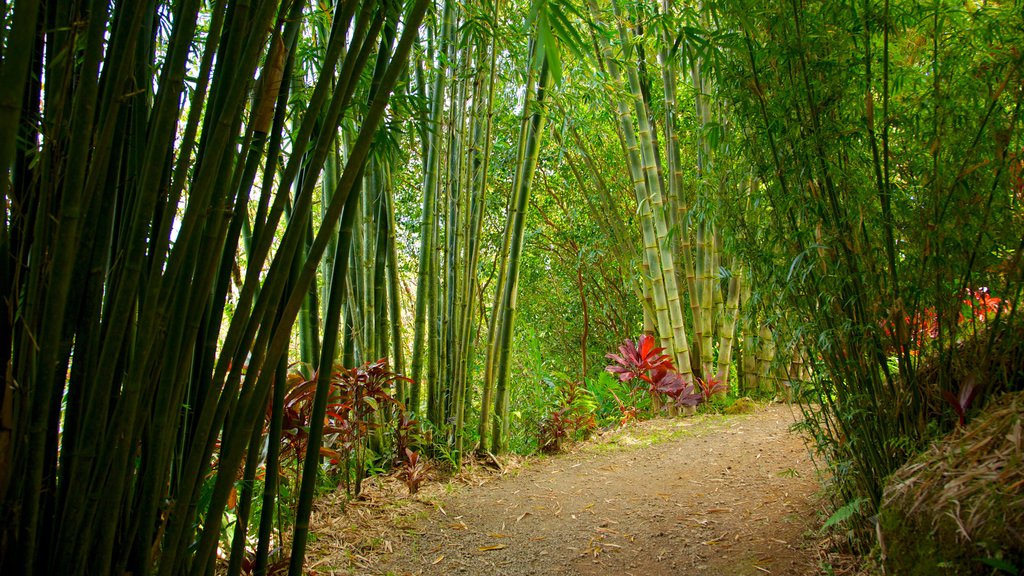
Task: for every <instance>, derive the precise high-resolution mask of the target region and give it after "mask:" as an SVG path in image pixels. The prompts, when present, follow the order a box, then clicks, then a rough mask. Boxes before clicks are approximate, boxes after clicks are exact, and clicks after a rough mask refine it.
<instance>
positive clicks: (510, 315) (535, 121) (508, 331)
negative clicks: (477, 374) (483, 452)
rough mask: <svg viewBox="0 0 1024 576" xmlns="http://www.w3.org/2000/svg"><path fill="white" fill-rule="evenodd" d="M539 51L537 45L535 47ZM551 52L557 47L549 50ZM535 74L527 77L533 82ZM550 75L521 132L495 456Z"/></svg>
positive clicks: (542, 76)
mask: <svg viewBox="0 0 1024 576" xmlns="http://www.w3.org/2000/svg"><path fill="white" fill-rule="evenodd" d="M534 49H536V45H534ZM547 49H548V50H554V49H555V47H553V46H549V47H547ZM530 56H531V57H530V62H531V65H530V68H531V69H532V68H533V60H534V58H533V54H532V53H531V55H530ZM532 76H533V74H532V73H528V74H527V78H528V79H529V78H531V77H532ZM549 79H550V73H549V70H548V59H547V58H545V59H544V61H543V62H542V63H541V67H540V72H539V74H538V75H537V85H536V86H537V94H536V97H535V98H531V94H530V92H531V90H532V84H531V83H530V82H528V83H527V92H526V98H525V102H524V105H523V127H522V130H521V131H520V141H522V142H523V146H522V148H521V149H522V155H521V156H520V158H519V162H517V164H518V165H519V170H518V172H517V176H516V179H515V182H514V183H513V190H514V191H515V204H514V206H513V211H512V212H511V218H510V225H509V228H510V234H509V238H510V240H509V256H508V271H507V273H506V277H505V284H504V286H502V287H501V290H502V306H501V314H502V315H501V319H500V320H501V322H500V326H499V327H498V329H497V332H498V333H497V344H498V348H499V354H498V357H497V363H496V365H495V373H496V374H495V375H496V380H495V404H494V426H493V429H492V431H491V444H492V450H493V451H494V452H495V453H498V452H501V451H502V450H503V448H504V443H505V438H507V436H508V427H509V419H508V394H509V390H508V377H509V372H510V363H509V356H510V355H511V350H512V326H513V324H514V322H515V312H516V297H517V295H518V284H519V256H520V255H521V254H522V250H523V230H524V228H525V223H526V206H527V203H528V202H529V196H530V188H531V185H532V183H533V175H534V172H535V170H536V168H537V161H538V159H539V157H540V147H541V139H542V137H543V130H544V125H545V122H546V120H547V114H546V112H547V102H546V101H545V97H546V91H547V87H548V81H549Z"/></svg>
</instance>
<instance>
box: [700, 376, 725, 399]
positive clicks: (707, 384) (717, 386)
mask: <svg viewBox="0 0 1024 576" xmlns="http://www.w3.org/2000/svg"><path fill="white" fill-rule="evenodd" d="M697 383H698V384H700V393H701V396H703V397H704V400H710V399H711V397H712V396H714V395H715V394H725V393H726V392H728V391H729V387H728V386H726V385H725V383H724V382H722V381H721V380H719V379H718V378H715V377H714V376H712V377H711V378H708V379H707V380H702V379H700V378H698V379H697Z"/></svg>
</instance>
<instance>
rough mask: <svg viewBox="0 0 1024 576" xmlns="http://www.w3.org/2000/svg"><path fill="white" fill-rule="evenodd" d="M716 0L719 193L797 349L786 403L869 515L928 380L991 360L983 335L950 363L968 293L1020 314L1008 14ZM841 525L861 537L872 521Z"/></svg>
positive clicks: (908, 434)
mask: <svg viewBox="0 0 1024 576" xmlns="http://www.w3.org/2000/svg"><path fill="white" fill-rule="evenodd" d="M716 10H718V12H717V13H718V15H719V16H720V17H722V18H723V19H722V21H721V22H722V23H723V25H724V26H725V27H727V28H731V29H732V30H735V34H733V35H730V36H729V37H723V38H720V39H719V43H720V46H721V48H722V52H721V54H722V56H723V58H722V59H721V60H720V61H719V64H720V65H721V66H722V68H721V69H720V74H719V75H718V79H719V81H720V82H721V83H722V84H721V87H722V93H723V96H724V97H725V98H727V99H728V100H729V101H730V102H731V103H732V104H733V105H734V111H735V113H736V115H737V122H738V123H739V124H740V125H742V126H744V132H743V134H742V137H741V139H740V140H741V141H740V142H739V143H740V144H742V146H743V149H744V151H745V152H746V154H747V156H748V158H749V159H750V160H751V161H752V163H753V164H754V167H755V172H756V175H757V177H758V178H759V179H760V182H759V183H758V185H757V186H755V187H753V188H752V189H751V191H750V194H749V198H748V199H747V200H746V203H745V204H737V203H735V202H732V203H726V204H723V207H724V208H725V209H726V210H729V217H730V218H733V219H735V220H736V221H738V222H740V227H739V230H740V231H741V237H740V239H739V240H740V241H739V242H738V243H737V244H736V246H737V248H739V249H740V251H741V253H742V254H743V255H744V257H745V259H746V260H747V261H748V262H749V263H750V265H751V268H752V272H753V274H755V275H756V276H757V277H759V278H761V279H762V284H761V285H760V286H759V289H760V290H761V291H763V292H764V293H765V294H766V295H767V294H774V295H776V296H777V301H778V302H779V303H780V304H781V305H782V306H783V307H784V308H785V309H786V310H788V311H789V312H788V313H785V314H780V315H779V322H778V325H777V326H776V327H775V329H776V330H777V331H778V332H780V333H784V334H792V335H793V337H794V338H795V339H796V340H797V341H798V342H799V343H800V344H801V346H802V347H806V348H807V349H808V350H809V352H810V358H809V360H810V362H809V364H810V367H811V369H812V372H813V373H814V374H815V381H814V385H813V390H810V389H809V388H807V387H800V388H798V390H797V397H798V398H799V399H800V400H801V402H805V404H804V407H805V410H804V414H805V417H806V418H807V419H808V428H809V429H810V431H811V433H812V437H813V438H814V439H815V441H816V443H817V449H818V451H819V453H820V454H821V457H822V460H823V461H824V462H826V463H828V465H829V468H830V472H831V481H832V488H833V489H834V490H835V494H836V495H835V497H834V499H835V501H836V502H847V503H852V502H860V503H862V504H859V505H860V506H862V507H863V511H862V512H863V513H862V514H859V515H858V516H857V517H858V518H866V517H869V516H871V514H872V513H874V512H876V511H877V507H878V505H879V500H880V497H881V493H882V487H883V484H884V482H885V478H886V477H887V476H888V475H889V474H890V473H891V472H893V471H894V470H896V469H897V468H898V467H899V466H900V465H902V464H903V463H904V462H905V461H906V460H907V459H908V458H909V457H910V456H911V455H913V454H914V453H916V452H917V451H918V450H920V449H921V448H922V447H923V446H924V445H925V444H926V443H927V442H928V440H929V439H930V436H931V434H933V433H934V431H935V430H936V429H946V428H947V427H948V426H949V425H950V424H951V422H950V418H951V417H955V415H954V414H952V412H951V411H949V410H945V411H943V410H942V405H943V404H945V402H946V401H945V400H943V392H948V393H950V394H952V395H953V396H954V399H955V400H956V404H958V405H961V407H963V405H964V404H965V402H961V400H960V398H961V397H960V394H959V392H960V391H961V388H960V378H961V376H959V375H958V373H959V371H960V370H961V368H960V366H961V365H963V364H971V363H974V362H977V361H978V360H977V359H979V358H988V357H989V356H990V353H989V351H988V350H990V349H991V348H990V347H991V343H992V342H995V341H996V339H995V338H992V339H991V340H990V344H989V345H987V346H980V347H978V348H976V349H974V350H973V351H972V352H969V353H968V354H967V356H966V357H964V358H959V354H960V345H961V342H962V340H963V338H964V337H965V336H966V332H965V329H966V325H965V326H964V328H960V327H958V323H959V321H960V318H962V317H964V318H966V317H968V316H970V317H974V316H975V314H974V309H975V308H976V306H974V305H970V306H969V308H971V310H970V311H965V308H964V300H965V295H967V294H976V293H979V292H982V291H983V292H984V293H985V294H987V295H988V297H994V298H1000V299H1003V300H1004V301H1006V303H1005V304H1004V305H1002V306H999V305H998V304H997V305H996V307H997V311H996V312H995V313H994V314H993V315H992V316H991V318H992V319H993V320H994V322H993V323H994V324H995V325H998V324H999V323H1002V322H1013V319H1012V316H1014V315H1016V314H1017V313H1018V312H1017V307H1015V306H1013V305H1012V304H1011V303H1010V301H1011V300H1013V299H1015V298H1016V297H1017V295H1019V293H1020V290H1021V284H1020V282H1021V277H1020V274H1019V258H1020V238H1021V236H1022V231H1024V220H1022V219H1021V218H1020V207H1021V205H1020V201H1021V199H1020V197H1019V196H1018V194H1017V192H1016V191H1017V190H1019V187H1020V184H1019V178H1018V177H1017V176H1014V173H1015V170H1016V168H1015V166H1016V163H1017V162H1018V161H1019V156H1020V154H1021V150H1024V139H1022V136H1021V131H1020V118H1021V115H1020V111H1021V101H1022V94H1021V92H1020V89H1019V86H1020V79H1021V72H1022V68H1021V58H1022V57H1024V55H1022V51H1021V43H1020V35H1019V31H1020V30H1021V29H1022V25H1024V15H1022V13H1021V12H1020V10H1019V6H1017V5H1015V4H1014V3H1002V2H997V3H988V4H971V5H958V4H948V3H947V4H944V3H932V4H921V3H914V2H902V1H897V2H893V1H890V2H885V3H882V4H877V3H865V4H857V3H854V4H844V5H837V4H829V3H810V4H805V5H803V6H802V7H801V9H800V10H793V9H792V7H790V6H788V5H781V4H764V3H756V2H743V1H738V2H721V3H718V4H716ZM1011 85H1013V86H1016V88H1012V89H1011V88H1009V87H1010V86H1011ZM751 206H753V207H755V210H753V211H751V210H750V209H749V207H751ZM984 289H987V290H984ZM982 307H983V308H984V307H985V306H982ZM986 314H987V313H986ZM932 320H934V322H932ZM970 324H971V325H977V324H978V322H977V321H971V322H970ZM922 333H927V337H922ZM894 360H895V361H894ZM979 363H980V362H979ZM964 398H965V399H966V396H965V397H964ZM936 419H939V420H940V422H939V423H938V425H937V424H936V423H935V422H933V421H934V420H936ZM851 524H852V526H851V528H853V529H855V531H856V535H857V538H858V539H859V542H860V543H862V544H863V545H864V547H865V549H866V547H867V546H868V544H869V542H870V541H871V540H872V539H873V537H874V531H873V530H872V529H871V527H870V526H866V525H865V524H863V523H857V522H852V523H851Z"/></svg>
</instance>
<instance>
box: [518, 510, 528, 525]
mask: <svg viewBox="0 0 1024 576" xmlns="http://www.w3.org/2000/svg"><path fill="white" fill-rule="evenodd" d="M529 515H530V513H529V512H523V513H522V514H520V515H519V518H516V522H517V523H518V522H519V521H520V520H522V519H523V518H526V517H527V516H529Z"/></svg>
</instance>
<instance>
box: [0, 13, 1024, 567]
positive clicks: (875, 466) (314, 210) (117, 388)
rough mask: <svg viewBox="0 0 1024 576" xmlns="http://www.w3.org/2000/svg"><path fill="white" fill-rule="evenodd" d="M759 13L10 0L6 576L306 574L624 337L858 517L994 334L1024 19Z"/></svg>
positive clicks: (530, 423) (523, 423)
mask: <svg viewBox="0 0 1024 576" xmlns="http://www.w3.org/2000/svg"><path fill="white" fill-rule="evenodd" d="M754 4H756V3H750V2H747V1H746V0H722V1H720V2H705V3H690V4H687V3H679V2H674V1H673V0H660V1H654V0H629V1H627V0H585V1H583V2H575V3H574V2H572V1H571V0H565V1H563V0H532V1H531V2H528V3H524V2H518V3H517V2H515V1H514V0H481V1H479V2H466V3H459V2H455V1H454V0H438V1H436V2H428V1H427V0H406V1H405V2H397V1H395V0H344V1H343V0H338V1H334V0H316V1H312V0H14V1H13V2H6V1H3V2H0V18H2V27H0V86H3V87H4V88H3V89H2V90H0V162H2V172H0V188H2V192H3V193H2V195H0V198H2V199H3V200H2V201H3V209H4V212H3V218H2V219H0V257H2V258H3V260H2V262H0V289H2V294H3V314H2V315H0V318H2V321H3V329H2V330H0V361H2V365H3V367H4V386H3V387H2V389H0V499H2V500H0V571H2V572H3V573H20V574H51V573H54V574H56V573H59V574H106V573H118V574H123V573H129V572H130V573H132V574H136V575H139V574H152V573H157V574H161V575H169V574H178V573H213V572H215V571H216V572H224V571H226V572H227V573H228V574H231V575H232V576H233V575H235V574H241V573H242V572H243V571H244V572H245V573H255V574H267V573H272V572H275V571H281V570H283V569H284V567H285V566H287V569H288V571H289V573H290V574H293V575H297V574H301V573H302V571H303V560H304V551H305V547H306V543H307V541H308V539H309V536H310V514H311V510H312V505H313V501H314V497H315V495H316V493H317V491H318V490H322V489H323V488H324V485H325V483H331V482H335V483H341V484H343V486H344V488H345V490H347V491H348V492H349V494H350V495H353V496H354V495H356V494H358V493H359V491H360V487H361V483H362V482H363V480H364V479H365V478H366V477H367V476H368V475H369V474H371V473H372V469H386V468H390V467H399V466H405V467H407V469H406V474H407V478H409V479H410V480H408V481H409V482H410V489H412V486H413V484H414V482H413V481H412V480H411V478H412V476H413V475H414V474H415V473H416V471H415V470H416V469H415V466H416V464H415V462H416V461H417V457H418V454H417V451H419V452H422V453H424V454H429V455H430V456H431V457H432V458H434V459H437V460H444V459H447V460H448V461H449V462H450V464H451V465H452V466H454V467H457V466H458V465H459V463H460V462H461V461H462V460H463V459H464V458H467V457H468V455H469V454H470V453H471V452H476V453H478V454H486V453H488V452H490V453H492V454H498V453H500V452H503V451H508V450H513V449H515V450H529V449H536V448H537V447H539V445H540V444H541V443H540V441H537V440H535V439H533V440H526V439H527V438H531V439H532V438H533V436H535V435H536V429H537V428H538V426H541V427H543V425H542V422H540V420H542V418H543V415H544V414H545V413H550V412H552V411H553V410H554V408H552V405H553V404H554V405H555V408H558V403H559V402H561V401H563V400H560V398H561V399H564V397H565V395H564V391H565V388H566V386H569V387H570V388H571V387H573V386H576V385H577V384H576V383H577V382H579V386H580V387H582V388H583V389H585V390H586V391H587V392H586V393H587V394H588V395H589V397H591V398H593V402H594V403H595V404H596V405H598V406H599V407H598V410H600V409H601V408H600V406H601V405H602V404H601V403H602V402H604V403H605V404H606V405H607V406H605V407H606V408H607V409H608V410H611V411H613V412H614V411H615V410H616V409H617V410H622V411H623V412H622V414H625V413H626V412H625V408H626V407H625V406H624V405H623V402H622V400H623V399H624V398H625V397H626V396H625V392H624V391H623V390H624V389H622V388H615V386H617V385H621V383H617V382H611V383H609V380H614V379H609V378H608V375H607V374H603V376H602V373H603V371H602V368H603V367H604V362H603V358H604V355H605V353H606V352H609V351H613V350H615V347H616V346H618V345H619V344H620V343H621V342H622V341H623V340H624V339H625V338H636V336H637V335H638V334H640V333H641V332H642V333H647V334H651V335H654V336H655V337H656V338H657V340H658V342H659V345H660V346H663V347H664V348H665V350H666V353H668V354H669V355H670V357H671V359H672V362H673V364H674V366H675V368H676V369H677V370H678V372H679V375H680V377H681V378H682V381H683V382H684V383H685V384H686V385H689V386H693V387H695V388H697V389H698V390H703V391H704V392H705V394H706V395H707V396H708V397H710V396H712V395H714V394H720V393H722V394H730V395H732V396H737V395H746V394H752V395H756V394H758V393H762V394H764V393H767V394H769V395H778V396H780V397H783V398H789V397H792V398H793V399H795V400H797V401H800V402H802V405H803V406H804V407H805V408H806V410H805V415H806V417H807V421H806V423H805V428H806V431H807V432H808V433H809V434H811V436H812V437H813V438H814V441H815V445H816V447H817V449H818V451H819V456H820V458H821V461H822V462H823V464H824V469H826V470H828V471H829V472H830V481H831V482H832V487H833V494H834V495H835V501H836V504H837V506H838V505H842V504H844V503H847V502H854V503H857V506H858V507H859V508H858V510H860V512H861V513H862V515H863V516H864V517H865V518H867V517H869V516H870V515H871V513H873V511H874V509H875V507H877V505H878V503H879V498H880V495H881V488H882V482H883V481H884V478H885V477H886V476H887V475H888V474H890V473H891V472H892V471H893V470H895V468H896V467H898V466H899V465H900V464H901V463H902V462H903V461H905V460H906V459H907V458H909V457H910V456H911V455H912V454H913V453H914V451H915V450H917V449H919V448H920V447H922V446H923V445H924V444H925V443H926V442H927V441H928V439H929V438H931V437H932V436H933V435H934V434H935V433H936V432H938V431H942V430H945V429H948V428H949V427H950V426H952V425H953V420H951V419H950V418H949V416H950V412H949V411H948V409H944V407H943V404H942V393H943V392H954V393H955V392H956V391H957V387H958V386H962V381H963V379H964V374H963V373H962V369H961V368H960V364H959V363H958V362H954V360H953V358H954V356H955V355H956V351H957V350H958V348H960V347H962V346H963V345H964V344H963V343H964V341H965V340H967V339H968V338H969V337H971V338H981V339H984V338H987V339H988V344H987V346H985V347H983V350H984V352H983V355H984V359H983V360H984V361H983V362H982V363H981V364H982V366H983V367H984V366H988V364H986V362H988V363H989V364H994V361H992V362H989V361H988V359H989V358H990V357H994V354H995V353H994V352H992V350H996V349H998V346H999V343H1000V342H1001V341H1003V340H1006V339H1007V338H1010V336H1005V334H1014V332H1013V330H1015V329H1016V328H1014V327H1015V326H1019V318H1018V313H1017V310H1016V306H1015V303H1016V302H1017V301H1018V300H1019V296H1020V289H1021V279H1022V278H1021V259H1020V256H1021V250H1022V248H1024V220H1022V219H1021V217H1020V214H1021V206H1020V202H1021V200H1022V197H1024V196H1022V195H1024V192H1022V188H1021V175H1022V171H1024V141H1022V137H1021V134H1020V127H1019V124H1020V120H1021V102H1022V99H1024V89H1022V88H1021V86H1022V85H1024V84H1022V83H1021V65H1022V63H1024V41H1022V40H1021V38H1024V23H1022V14H1024V11H1022V10H1021V7H1020V3H1019V0H1018V1H1016V2H1013V1H1007V2H1003V1H999V2H989V3H983V4H979V5H970V6H967V5H960V4H952V3H945V2H941V1H940V2H934V3H930V4H927V5H925V4H923V3H917V2H911V1H909V0H908V1H902V0H901V1H899V2H897V1H896V0H879V1H865V2H859V3H853V4H843V5H837V4H834V3H830V2H795V1H794V2H789V3H767V4H763V3H762V4H757V5H754ZM979 303H981V304H983V305H985V306H988V308H986V310H987V312H986V311H982V312H978V311H977V306H978V305H979ZM965 306H966V307H968V308H971V310H970V311H969V312H968V313H967V314H966V317H967V318H968V319H969V320H964V319H963V318H964V317H965V313H964V310H965ZM926 324H927V326H925V325H926ZM958 370H961V371H960V372H958ZM923 373H928V374H932V373H935V374H938V375H937V376H936V377H935V378H934V381H933V380H929V381H927V382H925V381H924V380H923V378H922V377H921V374H923ZM570 374H571V376H570ZM975 377H976V378H979V379H988V380H991V382H987V383H986V385H987V391H986V393H988V394H992V395H995V393H996V392H998V391H1001V390H1004V389H1010V388H1012V387H1013V386H1015V385H1016V384H1013V383H1012V379H1008V378H1003V379H999V378H1002V377H999V378H997V377H996V376H993V375H992V374H990V373H986V372H984V370H983V369H979V371H978V373H977V374H976V376H975ZM616 390H617V391H618V392H616ZM644 392H646V390H644ZM560 394H561V396H560ZM613 400H614V402H613ZM650 402H651V403H652V406H651V410H652V412H651V413H655V412H657V411H662V410H664V411H667V412H672V413H675V412H676V411H677V407H676V406H674V405H671V403H667V399H666V398H664V397H661V396H659V395H657V394H656V395H654V397H653V398H651V399H650ZM663 403H666V405H665V406H663V405H662V404H663ZM616 406H617V408H616ZM530 442H533V444H532V445H531V444H530ZM293 468H294V469H293ZM325 478H326V479H325ZM330 487H331V488H334V487H335V486H334V485H332V486H330Z"/></svg>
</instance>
